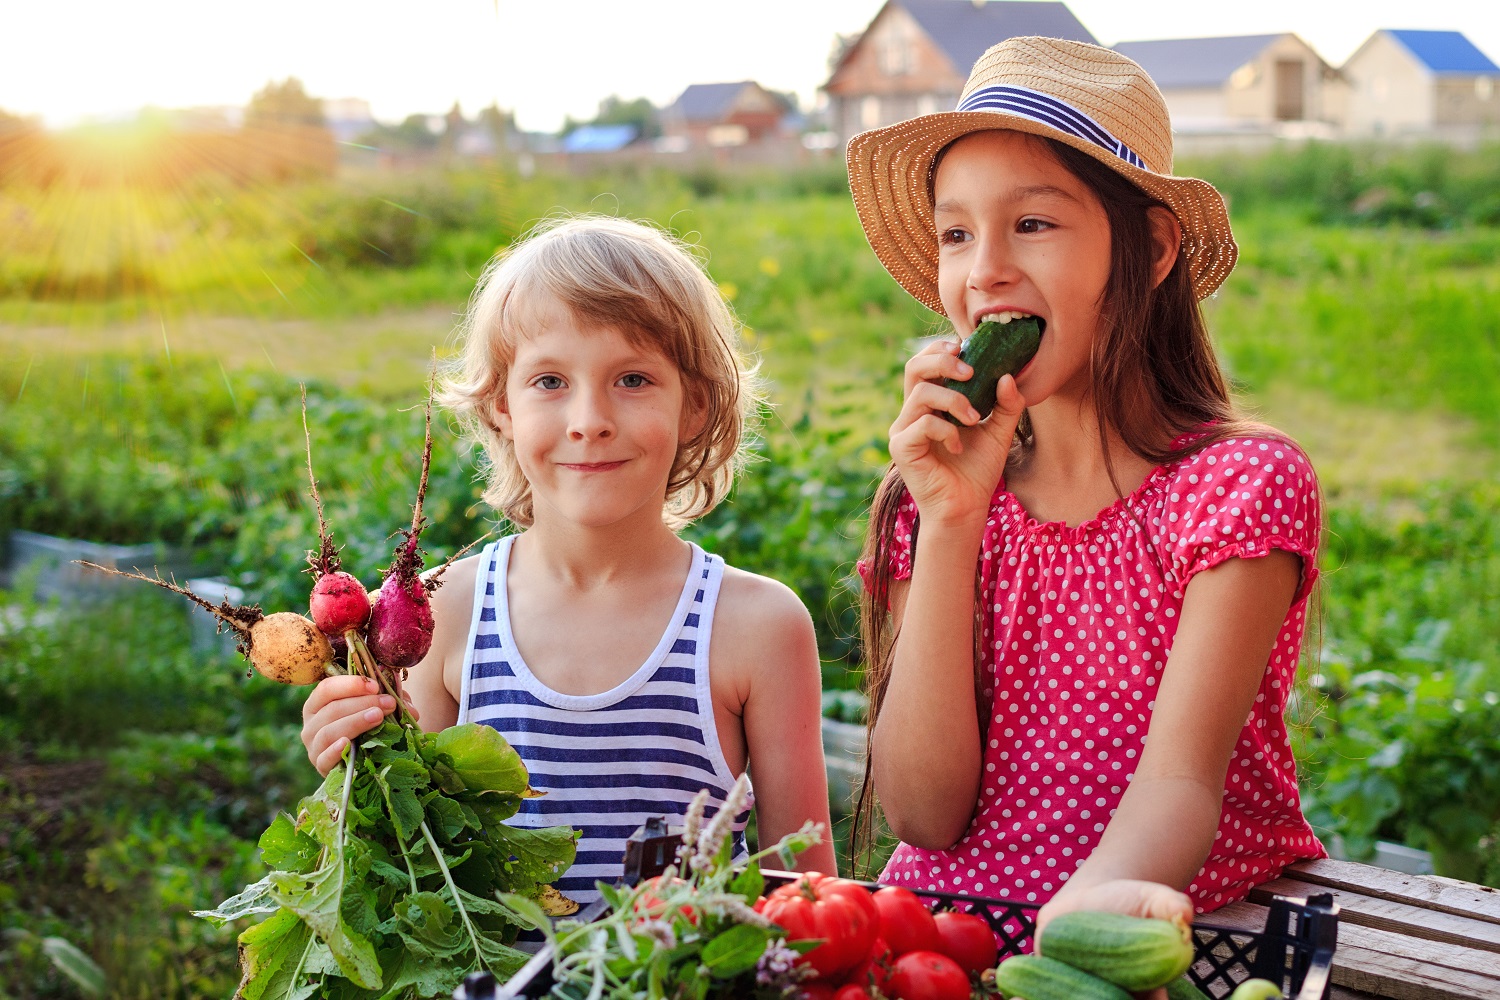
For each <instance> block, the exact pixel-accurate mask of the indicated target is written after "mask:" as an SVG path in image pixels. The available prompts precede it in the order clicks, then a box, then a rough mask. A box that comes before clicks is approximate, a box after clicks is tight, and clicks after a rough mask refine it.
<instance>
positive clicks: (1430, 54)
mask: <svg viewBox="0 0 1500 1000" xmlns="http://www.w3.org/2000/svg"><path fill="white" fill-rule="evenodd" d="M1386 33H1387V34H1389V35H1391V37H1393V38H1395V39H1396V40H1397V41H1398V42H1400V43H1401V44H1402V45H1404V46H1406V48H1407V50H1408V51H1410V52H1411V54H1412V55H1414V56H1416V57H1417V60H1418V61H1419V62H1421V63H1422V65H1423V66H1426V67H1427V68H1428V69H1429V70H1431V71H1432V72H1433V73H1438V74H1445V73H1454V74H1469V73H1500V66H1496V65H1495V64H1494V63H1493V62H1491V61H1490V57H1489V56H1487V55H1485V54H1484V53H1483V52H1480V51H1479V49H1478V48H1477V47H1476V46H1475V45H1474V43H1473V42H1471V41H1469V40H1468V38H1466V37H1465V36H1464V33H1463V32H1461V31H1406V30H1397V29H1394V28H1387V29H1386Z"/></svg>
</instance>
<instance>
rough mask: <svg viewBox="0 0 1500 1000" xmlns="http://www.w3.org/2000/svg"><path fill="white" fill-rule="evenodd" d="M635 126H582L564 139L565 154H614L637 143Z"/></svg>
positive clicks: (638, 132)
mask: <svg viewBox="0 0 1500 1000" xmlns="http://www.w3.org/2000/svg"><path fill="white" fill-rule="evenodd" d="M638 134H640V129H638V128H636V127H635V126H634V125H580V126H578V127H577V128H575V129H574V130H573V131H571V132H569V133H568V134H567V136H565V137H564V138H563V141H562V148H563V152H564V153H612V152H614V151H615V150H617V149H622V148H624V147H625V146H628V145H630V144H631V143H632V142H634V141H635V137H636V136H637V135H638Z"/></svg>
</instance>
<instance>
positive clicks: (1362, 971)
mask: <svg viewBox="0 0 1500 1000" xmlns="http://www.w3.org/2000/svg"><path fill="white" fill-rule="evenodd" d="M1333 981H1334V983H1335V984H1337V985H1339V986H1345V987H1348V988H1350V989H1356V990H1363V991H1365V992H1367V993H1373V994H1375V995H1376V996H1378V997H1387V998H1390V1000H1500V963H1496V962H1495V960H1494V956H1493V955H1492V954H1491V953H1489V952H1483V951H1477V950H1475V949H1473V948H1463V947H1459V946H1457V945H1451V944H1444V943H1441V942H1437V941H1424V940H1420V939H1417V938H1409V937H1406V936H1404V935H1401V934H1396V933H1393V932H1391V931H1381V930H1375V929H1374V928H1371V927H1360V926H1358V925H1341V926H1340V927H1339V943H1338V949H1337V950H1336V951H1335V952H1334V959H1333Z"/></svg>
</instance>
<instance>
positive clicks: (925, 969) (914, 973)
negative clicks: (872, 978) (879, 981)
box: [889, 951, 969, 1000]
mask: <svg viewBox="0 0 1500 1000" xmlns="http://www.w3.org/2000/svg"><path fill="white" fill-rule="evenodd" d="M889 992H890V994H891V996H893V997H896V1000H968V998H969V976H968V973H966V972H964V970H963V969H960V968H959V967H958V963H957V962H955V961H953V959H951V958H949V957H948V956H947V955H939V954H938V953H937V952H935V951H909V952H907V953H906V954H905V955H902V956H901V957H900V958H898V959H896V968H895V970H894V971H893V972H892V973H891V982H890V989H889Z"/></svg>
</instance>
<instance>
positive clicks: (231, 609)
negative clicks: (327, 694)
mask: <svg viewBox="0 0 1500 1000" xmlns="http://www.w3.org/2000/svg"><path fill="white" fill-rule="evenodd" d="M78 563H79V564H80V565H82V566H87V567H88V568H90V569H97V570H99V571H101V572H104V573H113V574H114V575H115V576H127V577H130V578H131V579H132V580H144V581H145V582H146V583H151V584H155V585H156V586H158V587H161V588H163V589H165V590H170V591H171V592H172V593H174V594H181V595H182V596H183V597H186V598H187V599H188V600H190V601H192V602H193V603H194V604H196V605H198V606H199V607H201V608H203V610H205V611H207V612H208V613H209V614H211V615H213V616H214V617H215V618H217V619H219V621H220V622H221V623H223V624H225V625H228V626H229V627H230V628H232V629H234V631H235V634H236V635H237V637H238V639H239V642H238V648H239V651H240V654H241V655H242V656H244V657H245V658H246V659H248V660H249V661H250V662H251V663H252V664H254V665H255V669H256V670H259V671H260V672H261V674H262V675H264V676H265V677H268V678H270V679H271V680H273V681H276V682H277V683H278V684H316V683H317V682H318V681H320V680H322V679H323V677H324V676H325V674H326V671H327V667H328V664H330V663H332V662H333V646H332V645H330V644H329V642H328V637H327V636H325V635H324V634H323V633H322V632H320V631H318V627H317V626H316V625H314V624H313V623H312V622H310V621H308V620H307V619H306V618H303V617H302V616H301V615H299V614H294V613H292V612H290V611H278V612H276V613H275V614H271V615H268V614H264V613H262V611H261V610H260V607H259V606H257V605H251V606H249V607H243V608H241V607H235V606H234V605H232V604H230V603H229V602H228V601H223V602H221V603H219V604H210V603H209V602H208V601H205V600H204V599H203V598H201V597H199V596H198V595H197V594H195V593H193V592H192V591H190V590H187V589H185V588H183V587H179V586H177V585H176V584H175V583H168V582H167V581H166V580H163V579H162V578H161V577H159V576H158V577H149V576H146V575H144V574H142V573H132V572H126V571H125V570H119V569H113V568H111V567H109V566H100V565H98V564H97V563H91V562H86V561H84V560H82V559H80V560H78Z"/></svg>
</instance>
